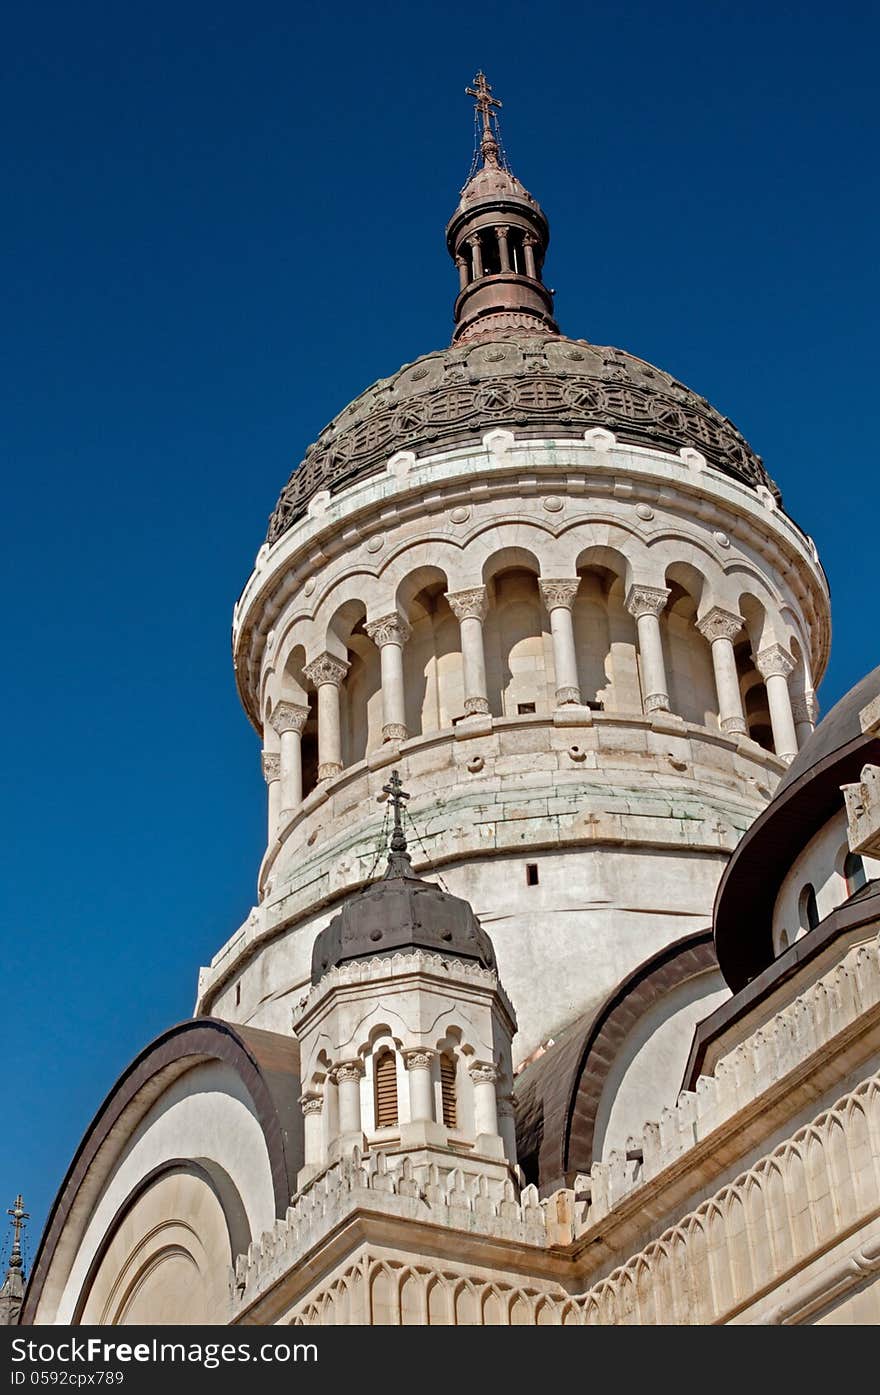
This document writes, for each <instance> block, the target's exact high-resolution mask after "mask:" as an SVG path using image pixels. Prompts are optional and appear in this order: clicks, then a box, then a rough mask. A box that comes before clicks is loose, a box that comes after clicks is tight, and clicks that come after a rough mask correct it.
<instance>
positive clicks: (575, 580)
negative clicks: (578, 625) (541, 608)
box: [538, 576, 581, 610]
mask: <svg viewBox="0 0 880 1395" xmlns="http://www.w3.org/2000/svg"><path fill="white" fill-rule="evenodd" d="M580 584H581V581H580V577H578V576H575V577H547V578H545V577H540V578H539V579H538V587H539V589H540V592H541V600H542V601H543V602H544V605H545V606H546V607H547V609H548V610H571V608H572V606H573V605H574V598H575V596H576V595H577V593H578V587H579V586H580Z"/></svg>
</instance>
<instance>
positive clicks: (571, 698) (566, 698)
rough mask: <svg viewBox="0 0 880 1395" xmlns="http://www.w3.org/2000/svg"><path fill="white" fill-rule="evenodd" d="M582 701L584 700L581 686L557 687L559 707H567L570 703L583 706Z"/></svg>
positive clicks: (557, 704) (557, 703)
mask: <svg viewBox="0 0 880 1395" xmlns="http://www.w3.org/2000/svg"><path fill="white" fill-rule="evenodd" d="M581 702H582V699H581V690H580V688H557V689H556V706H557V707H565V706H566V705H567V704H568V703H574V705H575V706H576V707H580V706H581Z"/></svg>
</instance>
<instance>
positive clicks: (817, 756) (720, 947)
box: [714, 667, 880, 993]
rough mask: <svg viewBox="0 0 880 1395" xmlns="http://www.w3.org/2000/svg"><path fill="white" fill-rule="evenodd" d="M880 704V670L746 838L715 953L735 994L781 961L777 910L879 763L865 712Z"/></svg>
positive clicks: (724, 882)
mask: <svg viewBox="0 0 880 1395" xmlns="http://www.w3.org/2000/svg"><path fill="white" fill-rule="evenodd" d="M877 697H880V667H878V668H875V669H873V670H872V672H871V673H869V674H867V675H866V676H865V677H864V678H863V679H861V681H860V682H858V683H856V685H855V687H854V688H851V689H850V690H849V692H848V693H846V694H845V695H844V696H843V697H842V698H841V699H840V701H839V702H838V703H837V704H836V705H835V706H834V707H832V709H831V711H830V712H829V713H828V715H827V716H826V717H825V718H824V719H823V720H822V721H821V722H820V723H819V725H818V726H817V728H816V730H815V731H814V732H813V734H812V736H810V737H809V738H808V740H807V741H805V742H804V745H803V746H802V748H801V750H800V751H799V752H798V754H797V756H796V757H795V759H794V760H793V761H792V763H791V765H790V766H789V768H788V770H787V771H786V774H785V776H784V778H783V779H782V780H781V781H780V783H779V785H778V786H777V787H776V792H775V794H774V795H773V798H772V799H771V801H770V803H769V804H768V805H767V807H766V809H764V811H763V813H761V814H760V815H759V816H758V818H757V819H756V820H755V822H754V823H753V824H752V826H751V828H750V829H749V830H748V832H747V833H746V834H745V836H744V837H743V838H742V839H741V841H740V842H739V844H738V845H737V847H736V849H735V850H734V853H733V856H732V857H731V859H730V861H729V863H728V864H727V867H726V868H725V870H724V875H723V876H722V878H721V882H720V885H719V887H718V894H717V897H716V899H715V915H714V925H715V951H716V954H717V955H718V963H719V966H720V968H721V972H722V973H723V975H724V977H725V979H726V981H727V983H728V985H729V986H730V988H731V989H732V990H733V991H734V992H735V993H737V992H739V991H740V989H741V988H744V987H745V985H746V984H747V983H748V982H749V981H750V980H751V979H753V978H754V977H755V976H756V975H757V974H759V973H761V971H762V970H763V969H766V968H768V966H769V965H770V964H772V963H773V961H774V959H775V957H776V951H775V950H774V947H773V941H772V935H771V922H772V918H773V907H774V905H775V903H776V898H777V896H778V894H779V890H780V887H781V886H782V883H783V881H784V880H785V878H786V876H787V875H788V872H789V870H790V868H791V867H792V865H793V863H794V861H795V859H796V858H797V857H798V855H799V854H800V853H801V852H802V851H803V850H804V848H805V847H806V846H807V844H808V843H809V841H810V839H811V838H813V837H814V835H815V834H816V833H818V832H819V830H820V829H821V828H823V827H824V825H825V824H826V823H827V822H828V821H829V819H831V818H833V817H834V815H835V814H837V813H839V811H840V810H841V809H842V808H843V796H842V794H841V786H842V785H847V784H851V783H852V782H854V781H857V780H859V779H860V776H861V770H862V767H863V766H864V765H866V764H873V765H876V764H878V763H880V736H878V735H877V734H876V733H873V732H870V731H863V730H862V724H861V721H860V713H861V712H862V711H863V709H864V708H865V707H867V705H868V703H870V702H872V701H873V700H874V699H875V698H877Z"/></svg>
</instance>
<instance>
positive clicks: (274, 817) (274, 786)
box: [263, 751, 281, 842]
mask: <svg viewBox="0 0 880 1395" xmlns="http://www.w3.org/2000/svg"><path fill="white" fill-rule="evenodd" d="M263 779H264V780H265V781H266V793H267V794H268V796H269V841H270V842H271V841H272V839H273V838H274V837H275V835H276V833H277V832H278V824H279V822H280V817H279V816H280V814H281V757H280V756H279V754H278V752H277V751H264V752H263Z"/></svg>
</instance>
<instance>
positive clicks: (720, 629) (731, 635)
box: [697, 605, 745, 644]
mask: <svg viewBox="0 0 880 1395" xmlns="http://www.w3.org/2000/svg"><path fill="white" fill-rule="evenodd" d="M744 624H745V621H744V620H743V618H742V616H741V615H737V614H736V613H735V612H734V611H730V610H722V609H721V607H720V606H717V605H713V607H712V609H711V610H707V611H706V614H705V615H704V616H703V618H702V620H698V621H697V629H698V630H699V631H700V634H701V635H702V636H703V638H704V639H707V640H708V641H709V643H710V644H714V643H715V640H716V639H729V640H730V642H731V643H733V641H734V640H735V639H736V637H737V635H738V634H739V632H740V630H741V629H742V627H743V625H744Z"/></svg>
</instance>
